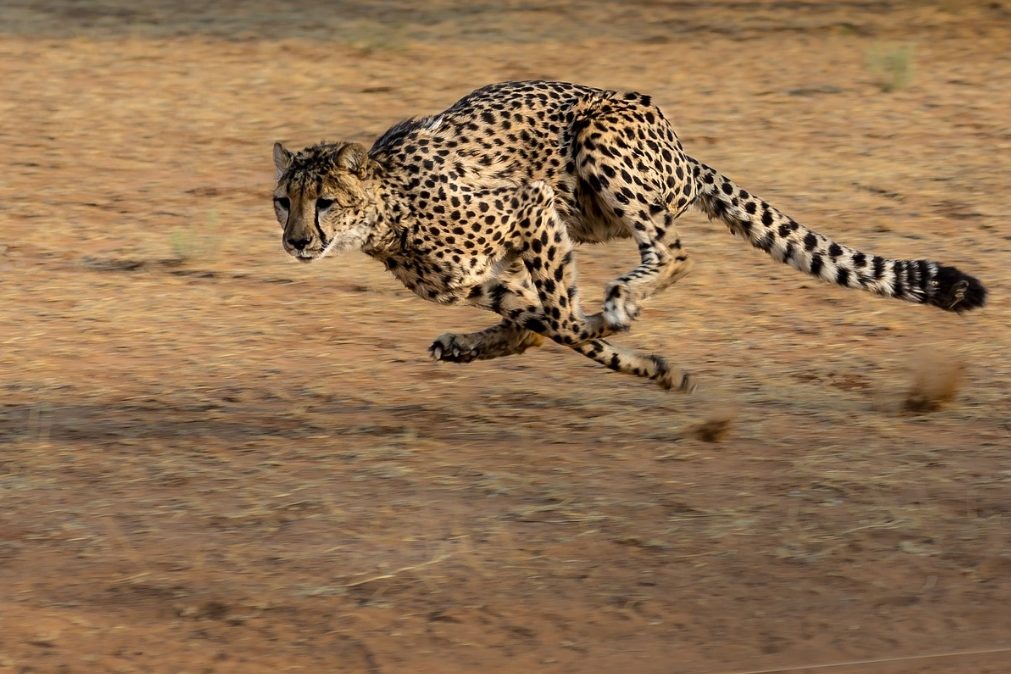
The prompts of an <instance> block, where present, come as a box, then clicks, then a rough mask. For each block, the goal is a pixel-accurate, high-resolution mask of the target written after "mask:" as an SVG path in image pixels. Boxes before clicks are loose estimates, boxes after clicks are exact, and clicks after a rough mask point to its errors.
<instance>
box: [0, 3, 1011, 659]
mask: <svg viewBox="0 0 1011 674" xmlns="http://www.w3.org/2000/svg"><path fill="white" fill-rule="evenodd" d="M1009 44H1011V4H1009V3H1008V2H1006V1H1004V2H975V3H973V2H957V1H947V2H945V1H940V0H939V1H937V2H929V1H922V2H913V1H899V0H891V1H887V0H878V1H871V0H849V1H840V2H828V1H826V2H815V1H812V0H808V1H799V0H798V1H792V2H778V3H771V2H770V3H760V2H744V1H740V0H737V1H731V0H706V1H704V2H703V1H698V2H693V1H684V2H648V1H646V0H642V1H639V2H624V3H620V4H619V3H614V4H607V3H594V2H559V3H532V2H504V3H503V2H495V3H491V2H446V1H442V2H429V3H424V4H417V3H411V2H408V1H407V0H401V1H399V2H386V3H381V4H379V3H367V2H343V3H332V4H324V3H310V2H308V0H300V2H294V3H277V2H267V1H266V0H256V1H253V2H243V3H238V2H223V3H213V2H199V3H198V2H193V1H189V2H182V3H179V2H171V3H170V2H168V0H163V1H161V2H146V3H131V2H126V1H125V0H122V1H118V2H113V1H111V0H104V1H96V2H90V3H80V2H71V1H70V0H40V1H37V0H13V1H12V2H6V3H4V5H3V7H2V9H0V121H2V124H0V170H2V178H0V228H2V230H0V231H2V239H0V251H2V252H0V303H2V306H3V307H4V309H5V310H4V311H3V312H2V314H0V345H2V346H0V372H2V373H3V380H2V382H0V391H2V401H0V671H2V672H20V673H28V672H31V673H41V672H61V673H68V674H69V673H80V672H117V673H118V672H123V673H125V672H143V673H161V672H166V673H169V672H171V673H181V672H191V673H197V672H243V673H246V674H255V673H259V672H340V673H344V672H349V673H356V672H368V673H372V674H375V673H380V672H381V673H384V674H386V673H389V672H419V673H424V672H436V673H447V674H451V673H456V672H460V673H463V672H475V671H485V672H495V673H496V674H497V673H512V672H517V673H519V672H524V673H526V672H544V673H547V674H551V673H563V672H564V673H567V674H568V673H573V672H576V673H584V672H585V673H588V674H596V673H605V672H606V673H610V672H619V671H620V672H635V673H636V674H661V673H662V674H678V673H685V674H687V673H691V674H717V673H723V672H740V671H751V670H769V671H783V672H787V671H789V672H814V671H818V672H821V671H829V670H828V669H815V668H814V666H815V665H819V664H831V663H840V662H848V661H862V660H881V659H887V658H907V657H908V658H912V657H914V656H925V655H931V654H935V655H936V654H946V653H952V652H957V651H966V650H968V651H975V650H994V649H1007V648H1009V647H1011V498H1009V496H1011V458H1009V452H1008V450H1009V449H1011V439H1009V438H1011V360H1009V358H1008V354H1009V353H1011V336H1009V331H1008V325H1009V323H1011V308H1009V306H1011V305H1009V303H1008V301H1007V291H1008V288H1009V286H1011V227H1009V224H1008V213H1011V191H1009V190H1008V176H1009V175H1011V116H1009V110H1011V87H1009V82H1011V51H1009V50H1008V45H1009ZM532 77H551V78H560V79H569V80H575V81H580V82H585V83H590V84H596V85H600V86H611V87H620V88H630V89H636V90H640V91H645V92H649V93H651V94H653V96H654V97H655V100H657V101H658V102H659V103H660V104H661V105H662V106H663V107H664V109H665V110H667V111H668V113H669V115H670V116H671V117H672V118H673V119H674V120H676V124H677V127H678V129H679V131H680V132H681V135H682V137H683V139H684V141H685V144H686V146H687V147H688V149H689V152H691V153H692V154H694V155H696V156H698V157H700V158H701V159H703V160H704V161H706V162H709V163H712V164H714V165H715V166H717V167H719V168H721V169H722V170H724V171H725V172H727V173H728V174H729V175H731V176H733V177H734V178H735V179H737V180H739V181H740V182H741V183H742V184H743V185H745V186H746V187H748V189H750V190H753V191H755V192H757V193H758V194H760V195H761V196H763V197H764V198H766V199H768V200H770V201H772V202H774V203H776V204H777V205H779V206H780V207H782V208H783V209H784V210H786V211H787V212H788V213H790V214H791V215H793V216H794V217H796V218H797V219H799V220H801V221H802V222H806V223H809V224H811V225H813V226H815V227H816V228H818V229H820V230H822V231H824V232H826V233H830V234H833V235H835V236H836V237H837V238H839V239H840V240H842V241H843V242H846V243H850V244H852V245H856V246H859V247H861V248H864V249H867V250H870V251H872V252H879V253H882V254H891V255H902V256H906V257H930V258H935V259H940V260H942V261H945V262H947V263H950V264H957V265H959V266H960V267H962V268H963V269H966V270H969V271H972V272H973V273H975V274H977V275H978V276H979V277H980V278H981V279H983V280H984V281H985V282H986V283H987V284H988V285H989V287H990V290H991V293H992V295H991V298H992V299H991V303H990V305H989V306H988V307H987V308H986V309H985V310H984V311H982V312H978V313H974V314H971V315H967V316H957V315H949V314H944V313H942V312H940V311H936V310H933V309H929V308H924V307H917V306H913V305H910V304H905V303H901V302H895V301H889V300H882V299H878V298H873V297H870V296H867V295H865V294H861V293H857V292H853V291H849V290H843V289H840V288H836V287H832V286H829V285H825V284H821V283H817V282H814V281H812V280H810V279H808V278H805V277H803V276H802V275H800V274H798V273H797V272H795V271H793V270H791V269H789V268H787V267H785V266H782V265H777V264H775V263H773V262H771V261H770V260H768V259H767V258H765V257H764V256H763V255H762V254H761V253H759V252H757V251H754V250H751V249H750V248H748V247H746V246H745V245H744V244H743V243H742V242H740V241H735V240H733V239H732V238H731V237H730V236H728V235H727V233H726V231H725V228H724V227H723V226H722V225H718V224H716V223H712V224H710V223H708V222H707V221H706V220H705V219H704V218H702V217H700V216H698V215H696V214H692V215H690V216H687V217H686V218H685V222H684V226H683V228H684V237H685V239H686V241H687V243H688V245H689V247H690V250H691V251H692V252H693V253H694V256H695V260H696V261H697V266H696V270H695V272H693V274H692V275H691V276H689V277H688V278H687V279H685V280H684V281H682V282H681V283H679V284H678V285H677V286H676V287H675V288H673V289H671V290H670V291H669V292H667V293H666V294H664V295H663V296H661V297H659V298H658V299H656V300H655V301H654V302H653V303H652V304H651V305H649V306H648V308H647V310H646V312H645V314H644V316H643V317H642V319H641V320H640V321H639V322H637V323H636V324H635V327H634V330H633V332H632V333H631V334H630V335H628V336H627V337H625V338H623V341H626V342H628V343H632V344H636V345H639V346H641V347H644V348H649V349H653V350H655V351H656V352H658V353H664V354H667V355H668V356H670V357H672V358H673V359H674V360H676V361H678V362H679V363H681V364H683V365H685V366H686V367H688V368H689V369H691V370H693V371H695V372H696V373H697V375H698V376H699V379H700V382H701V385H702V386H703V391H702V392H700V393H698V394H696V395H693V396H680V395H674V394H669V393H665V392H663V391H661V390H659V389H656V388H654V387H651V386H650V385H648V384H645V383H642V382H641V381H637V380H634V379H632V378H625V377H622V376H620V375H614V374H611V373H609V372H607V371H605V370H603V369H601V368H599V367H597V366H595V365H594V364H593V363H591V362H589V361H588V360H585V359H581V358H580V357H578V356H575V355H573V354H571V353H568V352H566V351H565V350H563V349H561V348H557V347H554V346H550V347H546V348H544V349H542V350H539V351H537V352H535V353H529V354H527V355H524V356H523V357H520V358H513V359H503V360H500V361H491V362H485V363H480V364H472V365H467V366H452V365H436V364H433V363H431V362H429V361H428V360H427V359H426V357H425V354H424V351H425V348H426V347H427V346H428V344H429V342H430V340H431V339H432V338H433V337H435V336H436V335H437V334H439V333H441V332H443V331H445V330H448V329H460V328H463V329H467V328H479V327H482V326H484V325H486V324H489V323H490V322H491V321H492V317H491V316H489V315H484V314H481V313H480V312H477V311H476V310H467V309H457V308H454V309H449V308H442V307H437V306H435V305H430V304H425V303H423V302H421V301H420V300H418V299H416V298H414V297H413V296H410V295H409V294H408V292H407V291H406V290H404V289H403V288H401V287H399V286H398V285H397V284H396V283H395V282H394V280H393V279H392V278H389V277H388V276H386V275H385V274H384V272H383V271H382V269H381V267H380V266H379V265H378V264H376V263H374V262H372V261H369V260H367V259H365V258H363V257H362V256H360V255H349V256H346V257H343V258H340V259H335V260H331V261H327V262H325V263H321V264H318V265H311V266H308V267H306V266H300V265H297V264H296V263H294V262H293V261H291V260H289V259H287V258H286V257H285V255H284V254H283V253H282V251H281V247H280V241H279V234H280V233H279V229H278V227H277V225H276V223H275V222H274V221H273V216H272V213H271V208H270V205H269V195H270V190H271V187H272V184H271V180H272V177H273V174H272V168H271V164H270V144H271V142H272V141H274V140H275V139H282V140H285V141H286V142H288V143H291V144H293V145H299V144H303V143H307V142H311V141H315V140H318V139H319V138H321V137H328V138H332V139H333V138H338V137H349V138H355V139H358V140H362V141H368V140H369V139H370V138H372V137H374V136H375V135H376V134H378V133H380V132H381V131H382V130H383V129H384V128H385V127H386V126H388V125H389V124H391V123H393V122H395V121H397V120H398V119H400V118H403V117H406V116H409V115H412V114H419V113H429V112H435V111H437V110H439V109H441V108H442V107H443V106H445V105H447V104H448V103H451V102H452V101H454V100H455V99H456V98H458V97H459V96H460V95H462V94H463V93H465V92H467V91H469V90H470V89H472V88H474V87H476V86H479V85H481V84H484V83H487V82H491V81H495V80H503V79H510V78H532ZM580 256H581V257H580V264H581V266H582V269H583V270H584V278H586V279H587V282H588V285H589V286H591V287H593V288H597V289H599V288H600V287H601V285H602V283H603V282H604V281H605V280H607V278H609V277H610V276H613V275H614V274H615V273H616V272H618V271H621V270H624V269H627V268H629V267H630V266H631V265H632V264H633V262H634V257H635V256H634V251H633V250H632V248H631V247H630V246H628V245H624V244H616V245H609V246H602V247H595V248H588V249H583V250H581V252H580ZM597 296H598V297H599V290H598V291H597ZM959 367H960V368H962V370H963V371H962V376H961V387H960V389H959V390H958V391H957V393H956V395H955V398H954V400H953V401H952V402H950V403H948V404H947V405H945V406H943V407H941V409H939V410H937V411H931V412H917V411H910V410H907V409H905V404H904V401H905V400H906V398H907V397H908V394H909V389H910V387H911V386H912V385H913V382H914V381H916V380H917V379H918V378H920V379H922V380H924V381H929V380H931V379H932V377H930V376H924V375H925V374H926V375H930V374H931V373H933V372H934V371H935V370H937V371H939V372H940V375H939V376H938V377H933V379H935V380H939V381H942V382H950V381H954V379H953V378H952V377H948V378H945V376H944V372H945V371H947V372H951V371H953V369H954V368H959ZM945 385H948V384H945ZM942 388H943V386H942ZM941 393H942V394H943V391H942V392H941ZM938 395H940V394H938ZM728 418H729V419H730V423H729V426H728V427H727V428H725V429H721V430H724V431H725V433H724V435H723V437H722V440H721V441H720V442H706V441H704V440H703V439H701V438H702V436H704V435H705V432H704V431H705V428H706V427H707V424H708V427H712V426H713V425H714V424H716V425H718V423H719V422H720V421H721V420H723V421H726V420H727V419H728ZM805 667H808V668H807V669H805ZM830 671H832V672H838V673H841V674H852V673H855V672H873V673H874V674H897V673H900V672H901V673H904V674H914V673H915V674H921V673H932V674H941V673H945V674H972V673H982V672H988V673H990V674H998V673H1005V672H1009V671H1011V655H1009V652H1008V651H1007V650H1004V651H1003V652H990V653H978V654H975V655H961V656H959V655H948V656H945V657H934V658H930V657H927V658H920V659H906V660H897V661H891V662H877V663H865V664H851V665H847V666H839V667H834V668H831V670H830Z"/></svg>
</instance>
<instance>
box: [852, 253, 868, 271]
mask: <svg viewBox="0 0 1011 674" xmlns="http://www.w3.org/2000/svg"><path fill="white" fill-rule="evenodd" d="M866 264H867V256H866V255H864V254H863V253H854V254H853V266H854V267H856V268H857V269H863V267H864V265H866Z"/></svg>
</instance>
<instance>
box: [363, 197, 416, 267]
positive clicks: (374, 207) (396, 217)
mask: <svg viewBox="0 0 1011 674" xmlns="http://www.w3.org/2000/svg"><path fill="white" fill-rule="evenodd" d="M370 191H371V193H372V204H371V206H370V208H369V220H370V226H369V232H368V234H367V236H366V237H365V240H364V242H363V244H362V252H363V253H365V254H366V255H369V256H370V257H374V258H377V259H380V260H384V259H386V258H388V257H390V256H391V255H394V254H396V253H397V252H398V251H399V250H400V249H401V247H402V243H403V233H404V232H405V231H406V224H405V223H404V220H405V213H406V211H405V209H404V207H403V203H404V202H403V200H402V199H401V198H399V196H398V193H397V191H396V190H395V189H394V188H393V187H392V186H390V185H389V184H387V183H386V182H384V181H382V180H379V181H377V182H376V183H375V184H374V185H373V186H372V189H371V190H370Z"/></svg>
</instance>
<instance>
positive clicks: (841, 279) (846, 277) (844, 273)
mask: <svg viewBox="0 0 1011 674" xmlns="http://www.w3.org/2000/svg"><path fill="white" fill-rule="evenodd" d="M835 282H836V283H838V284H839V285H841V286H848V285H849V282H850V270H849V269H846V268H845V267H839V269H837V270H836V277H835Z"/></svg>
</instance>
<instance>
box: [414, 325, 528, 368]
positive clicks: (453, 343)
mask: <svg viewBox="0 0 1011 674" xmlns="http://www.w3.org/2000/svg"><path fill="white" fill-rule="evenodd" d="M543 343H544V337H542V336H541V335H538V334H537V333H536V332H531V331H530V330H527V329H525V328H521V327H519V326H518V325H516V324H515V323H513V322H512V321H509V320H503V321H502V322H501V323H499V324H498V325H493V326H491V327H490V328H485V329H484V330H481V331H479V332H468V333H462V334H461V333H454V332H447V333H445V334H444V335H441V336H440V337H439V338H438V339H436V340H435V341H434V342H432V346H430V347H428V353H429V354H431V356H432V358H434V359H435V360H441V361H446V362H450V363H469V362H471V361H472V360H488V359H491V358H501V357H503V356H514V355H519V354H521V353H523V352H524V351H526V350H527V349H530V348H533V347H537V346H540V345H541V344H543Z"/></svg>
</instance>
